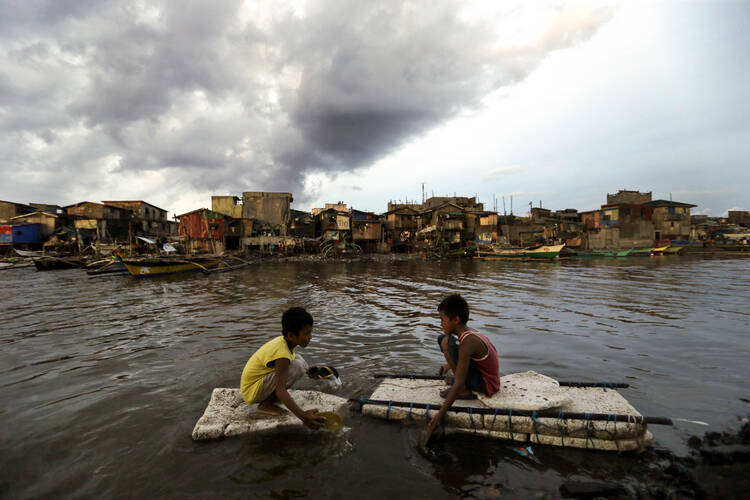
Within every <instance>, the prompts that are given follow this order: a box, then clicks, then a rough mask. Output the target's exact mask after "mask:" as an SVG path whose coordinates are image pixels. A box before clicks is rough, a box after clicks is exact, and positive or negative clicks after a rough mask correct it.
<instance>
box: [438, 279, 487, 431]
mask: <svg viewBox="0 0 750 500" xmlns="http://www.w3.org/2000/svg"><path fill="white" fill-rule="evenodd" d="M438 313H439V314H440V326H441V327H442V328H443V335H440V336H439V337H438V344H439V345H440V350H441V351H442V352H443V355H444V356H445V361H446V364H444V365H443V366H442V368H441V373H442V374H447V372H448V371H452V372H453V385H451V387H450V388H448V389H446V390H444V391H442V392H441V393H440V395H441V396H442V397H444V398H445V401H444V402H443V406H442V407H441V408H440V411H439V412H438V413H437V414H435V416H434V417H432V419H430V422H429V424H428V427H427V435H426V436H425V443H427V441H428V440H429V439H430V435H432V432H433V431H434V430H435V429H436V428H437V426H438V425H439V424H440V422H441V421H442V420H443V417H444V416H445V413H446V412H447V411H448V408H450V407H451V405H453V403H454V402H455V401H456V399H470V398H475V397H476V396H475V395H474V393H473V392H472V391H474V392H481V393H484V394H486V395H488V396H492V395H493V394H495V393H496V392H497V391H498V390H500V369H499V364H498V358H497V350H496V349H495V346H494V345H492V342H490V341H489V339H487V337H485V336H484V335H482V334H481V333H479V332H478V331H477V330H475V329H474V328H470V327H468V326H466V323H467V322H468V321H469V305H468V304H467V303H466V301H465V300H464V299H463V297H461V296H460V295H458V294H454V295H449V296H448V297H446V298H445V299H443V301H442V302H440V305H439V306H438Z"/></svg>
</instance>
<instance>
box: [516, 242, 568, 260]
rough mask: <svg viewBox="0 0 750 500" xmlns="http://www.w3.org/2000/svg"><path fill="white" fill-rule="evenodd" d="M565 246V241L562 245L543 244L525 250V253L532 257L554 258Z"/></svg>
mask: <svg viewBox="0 0 750 500" xmlns="http://www.w3.org/2000/svg"><path fill="white" fill-rule="evenodd" d="M564 246H565V244H564V243H563V244H562V245H550V246H541V247H539V248H535V249H533V250H525V251H524V252H523V255H524V257H531V258H532V259H554V258H555V257H557V254H559V253H560V250H562V249H563V247H564Z"/></svg>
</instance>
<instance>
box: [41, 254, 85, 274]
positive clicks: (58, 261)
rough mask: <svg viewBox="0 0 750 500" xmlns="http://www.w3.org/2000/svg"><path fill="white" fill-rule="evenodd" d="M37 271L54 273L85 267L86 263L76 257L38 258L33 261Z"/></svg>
mask: <svg viewBox="0 0 750 500" xmlns="http://www.w3.org/2000/svg"><path fill="white" fill-rule="evenodd" d="M34 265H35V266H36V269H37V271H55V270H58V269H75V268H81V267H86V261H85V260H84V259H81V258H78V257H38V258H35V259H34Z"/></svg>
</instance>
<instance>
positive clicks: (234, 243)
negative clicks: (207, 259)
mask: <svg viewBox="0 0 750 500" xmlns="http://www.w3.org/2000/svg"><path fill="white" fill-rule="evenodd" d="M226 244H227V246H226V248H227V250H239V249H240V237H239V236H227V237H226Z"/></svg>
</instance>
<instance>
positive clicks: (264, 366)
mask: <svg viewBox="0 0 750 500" xmlns="http://www.w3.org/2000/svg"><path fill="white" fill-rule="evenodd" d="M281 358H286V359H288V360H289V362H290V363H291V362H292V361H294V358H295V354H294V350H291V351H290V350H289V344H287V343H286V340H285V339H284V336H283V335H280V336H278V337H276V338H274V339H273V340H269V341H268V342H266V343H265V344H263V345H262V346H261V348H260V349H258V350H257V351H255V354H253V355H252V356H251V357H250V359H248V360H247V363H246V364H245V369H244V370H242V379H241V381H240V391H242V397H243V399H244V400H245V402H246V403H247V404H253V402H255V398H256V397H258V394H259V393H260V389H261V387H263V377H265V376H266V374H268V373H271V372H272V371H273V370H274V367H273V365H271V366H269V363H271V362H272V361H274V360H276V359H281Z"/></svg>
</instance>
